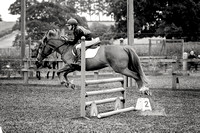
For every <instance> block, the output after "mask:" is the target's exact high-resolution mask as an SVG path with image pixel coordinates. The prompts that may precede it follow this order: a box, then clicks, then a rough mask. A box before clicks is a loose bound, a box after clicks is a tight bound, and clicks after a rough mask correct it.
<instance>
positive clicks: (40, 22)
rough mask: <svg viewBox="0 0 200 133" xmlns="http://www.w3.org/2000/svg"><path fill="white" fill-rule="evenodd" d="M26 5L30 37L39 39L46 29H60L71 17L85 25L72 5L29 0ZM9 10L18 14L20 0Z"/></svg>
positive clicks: (84, 21) (83, 19)
mask: <svg viewBox="0 0 200 133" xmlns="http://www.w3.org/2000/svg"><path fill="white" fill-rule="evenodd" d="M16 4H17V5H16ZM26 5H27V10H26V21H27V25H26V26H27V33H28V35H29V37H31V38H32V39H36V40H38V39H41V38H42V36H43V35H44V33H45V32H46V31H47V30H50V29H53V28H59V29H62V28H63V27H64V26H65V24H66V21H67V20H68V19H69V18H71V17H73V18H76V19H77V21H78V22H79V23H80V24H81V25H84V26H87V24H86V19H85V18H81V17H80V16H78V15H77V11H76V9H74V8H73V7H70V6H66V5H60V4H59V3H58V4H57V3H53V2H41V3H40V2H37V1H34V2H33V1H31V0H27V3H26ZM9 10H10V13H11V14H20V12H21V7H20V0H16V2H15V3H13V4H12V5H11V7H10V8H9ZM19 22H20V21H19ZM19 26H20V24H19Z"/></svg>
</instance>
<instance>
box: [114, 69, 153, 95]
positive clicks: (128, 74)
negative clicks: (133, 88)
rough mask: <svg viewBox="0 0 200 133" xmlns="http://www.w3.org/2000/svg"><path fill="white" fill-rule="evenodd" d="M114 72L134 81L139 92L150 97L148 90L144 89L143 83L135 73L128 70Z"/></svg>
mask: <svg viewBox="0 0 200 133" xmlns="http://www.w3.org/2000/svg"><path fill="white" fill-rule="evenodd" d="M116 72H118V73H121V74H123V75H125V76H128V77H131V78H133V79H135V81H136V83H137V85H138V88H139V90H140V91H141V92H142V93H143V94H146V95H150V91H149V88H147V87H145V85H144V82H143V81H142V80H141V78H140V77H139V76H138V74H137V73H136V72H133V71H131V70H129V69H128V68H125V69H121V71H116Z"/></svg>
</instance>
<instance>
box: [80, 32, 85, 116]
mask: <svg viewBox="0 0 200 133" xmlns="http://www.w3.org/2000/svg"><path fill="white" fill-rule="evenodd" d="M85 64H86V63H85V37H84V36H83V37H81V99H80V103H81V109H80V111H81V117H85Z"/></svg>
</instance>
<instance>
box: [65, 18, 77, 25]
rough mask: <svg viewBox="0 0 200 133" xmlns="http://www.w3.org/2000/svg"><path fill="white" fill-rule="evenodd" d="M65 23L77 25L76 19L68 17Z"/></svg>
mask: <svg viewBox="0 0 200 133" xmlns="http://www.w3.org/2000/svg"><path fill="white" fill-rule="evenodd" d="M67 25H78V22H77V20H76V19H74V18H70V19H69V20H68V21H67Z"/></svg>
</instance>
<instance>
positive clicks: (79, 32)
mask: <svg viewBox="0 0 200 133" xmlns="http://www.w3.org/2000/svg"><path fill="white" fill-rule="evenodd" d="M73 34H74V40H73V41H72V44H77V43H79V41H80V40H81V37H82V36H85V40H87V41H90V40H92V35H91V31H90V30H88V29H86V28H84V27H83V26H77V27H75V29H74V31H73Z"/></svg>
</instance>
